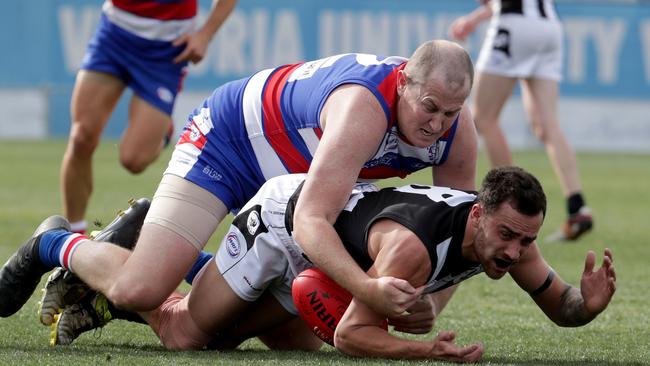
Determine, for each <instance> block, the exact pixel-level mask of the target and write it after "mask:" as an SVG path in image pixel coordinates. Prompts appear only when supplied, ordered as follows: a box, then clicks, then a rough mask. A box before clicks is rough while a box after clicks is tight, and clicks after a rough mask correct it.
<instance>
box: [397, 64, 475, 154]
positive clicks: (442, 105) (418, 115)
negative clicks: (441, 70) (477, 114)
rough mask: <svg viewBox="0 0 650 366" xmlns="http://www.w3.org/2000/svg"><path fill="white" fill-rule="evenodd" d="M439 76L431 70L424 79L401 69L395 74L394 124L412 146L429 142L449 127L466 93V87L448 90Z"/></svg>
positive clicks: (429, 144) (425, 145)
mask: <svg viewBox="0 0 650 366" xmlns="http://www.w3.org/2000/svg"><path fill="white" fill-rule="evenodd" d="M440 79H441V78H440V77H435V73H434V74H433V76H432V77H430V78H429V80H425V81H419V80H413V79H412V78H411V77H410V76H408V75H407V74H406V73H404V72H403V71H401V72H400V74H399V75H398V89H397V92H398V94H399V96H400V98H399V101H398V103H397V123H398V127H399V130H400V132H401V133H402V134H403V135H404V136H406V138H407V139H408V141H410V142H411V144H413V145H414V146H417V147H427V146H431V145H433V144H434V143H435V142H436V140H438V139H439V138H440V137H441V136H442V135H443V133H445V131H447V130H448V129H449V127H451V124H452V123H453V122H454V120H455V119H456V117H457V116H458V114H459V113H460V110H461V109H462V107H463V103H464V102H465V99H466V98H467V95H468V93H469V87H461V88H455V89H456V91H451V89H453V88H448V87H445V85H444V83H443V82H442V81H441V80H440Z"/></svg>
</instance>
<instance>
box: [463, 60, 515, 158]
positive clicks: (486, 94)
mask: <svg viewBox="0 0 650 366" xmlns="http://www.w3.org/2000/svg"><path fill="white" fill-rule="evenodd" d="M516 82H517V79H514V78H507V77H503V76H497V75H491V74H484V73H479V74H478V75H477V78H476V83H475V87H474V94H473V102H472V104H473V105H472V109H473V111H472V114H473V116H474V122H475V123H476V128H477V129H478V132H479V133H480V134H481V136H482V137H483V142H484V143H485V148H486V151H487V154H488V158H489V159H490V163H491V164H492V166H493V167H497V166H504V165H512V156H511V155H510V149H509V148H508V141H507V140H506V137H505V135H504V134H503V131H502V130H501V127H499V115H500V114H501V110H502V108H503V106H504V105H505V103H506V101H507V100H508V98H509V97H510V94H511V93H512V89H513V88H514V86H515V83H516Z"/></svg>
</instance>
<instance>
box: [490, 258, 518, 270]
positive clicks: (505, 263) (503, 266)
mask: <svg viewBox="0 0 650 366" xmlns="http://www.w3.org/2000/svg"><path fill="white" fill-rule="evenodd" d="M494 264H496V267H497V269H498V270H500V271H503V272H506V271H508V270H509V269H510V267H511V266H512V265H513V264H515V262H513V261H509V260H506V259H500V258H494Z"/></svg>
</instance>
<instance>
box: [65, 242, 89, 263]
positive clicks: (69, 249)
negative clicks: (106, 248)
mask: <svg viewBox="0 0 650 366" xmlns="http://www.w3.org/2000/svg"><path fill="white" fill-rule="evenodd" d="M86 239H88V237H87V236H85V235H79V236H77V237H76V238H74V239H72V241H70V243H69V244H68V246H67V247H66V248H65V252H63V263H61V265H63V267H65V268H67V269H70V253H72V249H74V247H76V246H77V244H79V242H80V241H82V240H86Z"/></svg>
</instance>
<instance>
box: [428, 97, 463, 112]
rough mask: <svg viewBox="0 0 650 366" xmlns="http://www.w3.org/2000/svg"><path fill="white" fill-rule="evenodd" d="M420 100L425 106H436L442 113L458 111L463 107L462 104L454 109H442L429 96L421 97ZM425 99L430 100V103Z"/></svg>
mask: <svg viewBox="0 0 650 366" xmlns="http://www.w3.org/2000/svg"><path fill="white" fill-rule="evenodd" d="M421 101H422V104H425V105H426V106H427V107H429V106H433V107H436V108H437V109H438V110H440V111H442V112H443V113H447V112H452V113H459V112H460V111H461V110H462V109H463V106H460V108H456V109H442V108H441V107H440V106H439V105H438V103H436V102H434V101H433V99H432V98H431V97H430V96H426V97H424V98H422V99H421ZM426 101H430V103H427V102H426Z"/></svg>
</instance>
